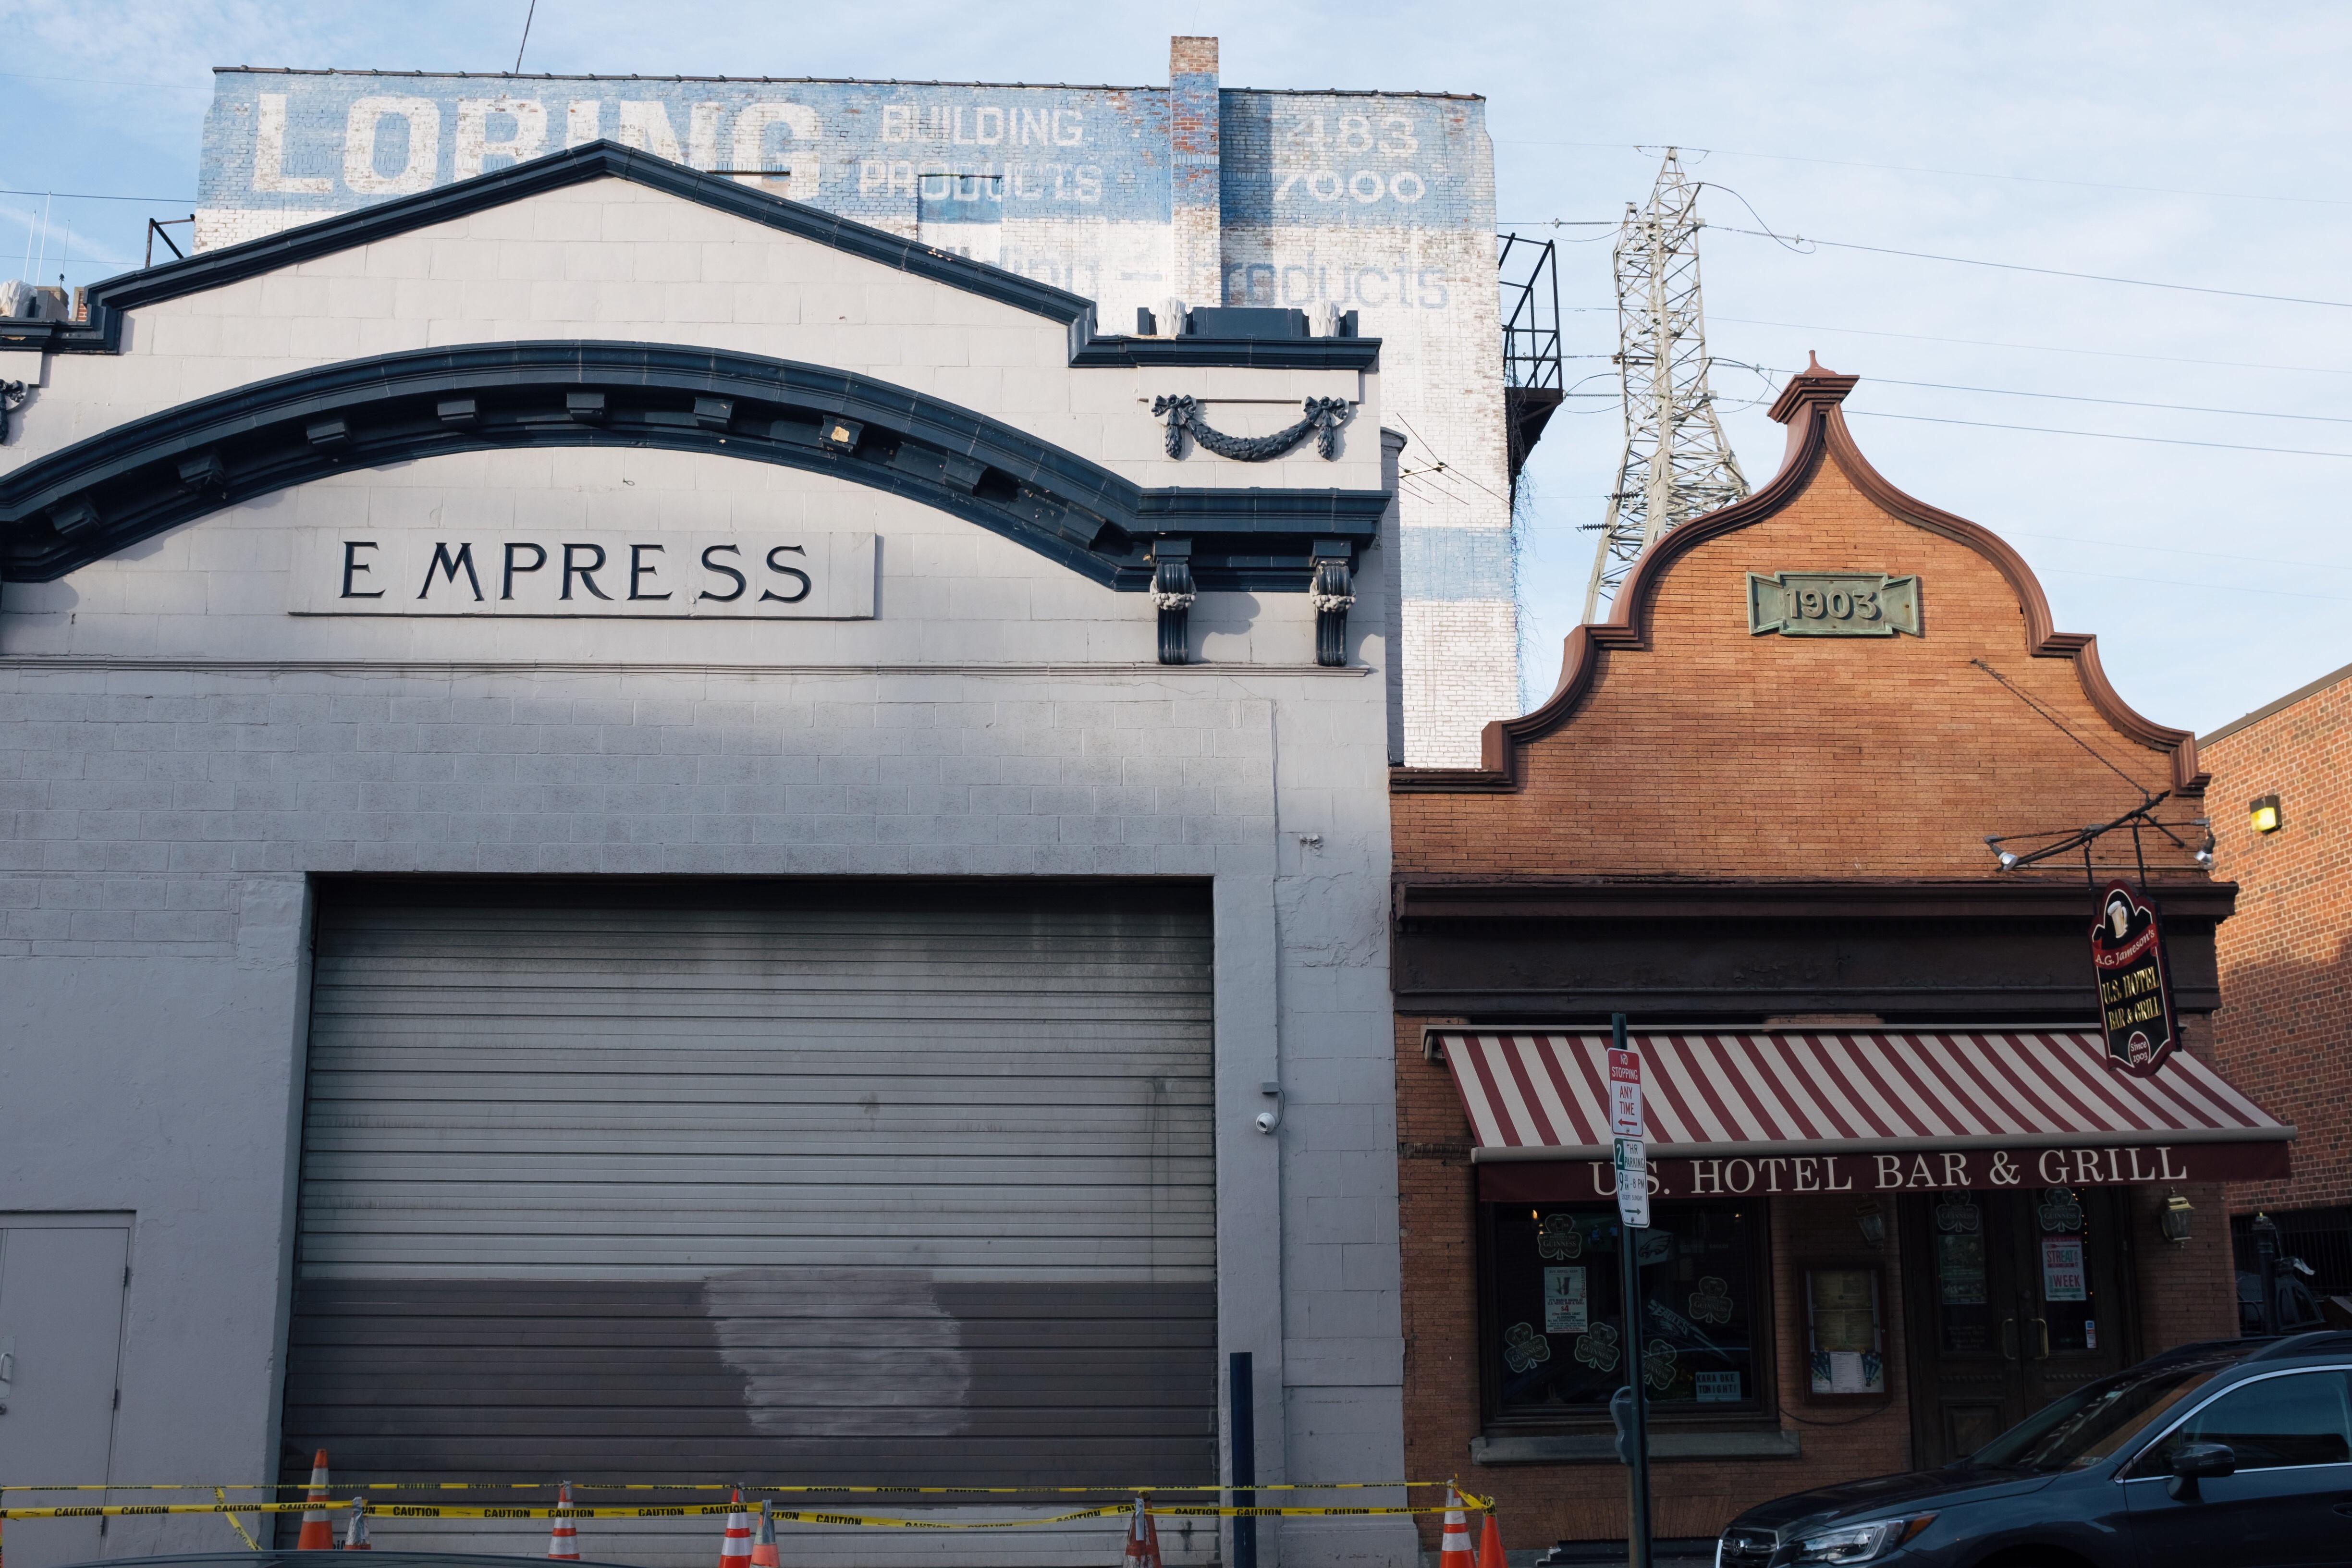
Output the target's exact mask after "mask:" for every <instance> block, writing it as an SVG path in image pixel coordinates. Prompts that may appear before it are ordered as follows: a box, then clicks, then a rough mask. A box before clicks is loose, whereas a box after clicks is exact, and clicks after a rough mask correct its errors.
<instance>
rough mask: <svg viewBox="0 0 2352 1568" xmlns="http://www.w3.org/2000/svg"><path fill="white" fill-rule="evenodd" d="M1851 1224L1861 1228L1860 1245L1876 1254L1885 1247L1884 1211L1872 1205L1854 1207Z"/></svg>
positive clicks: (1865, 1204)
mask: <svg viewBox="0 0 2352 1568" xmlns="http://www.w3.org/2000/svg"><path fill="white" fill-rule="evenodd" d="M1853 1223H1854V1224H1855V1225H1856V1226H1860V1227H1861V1230H1862V1244H1863V1245H1864V1247H1868V1248H1870V1250H1871V1251H1873V1252H1876V1251H1877V1250H1878V1249H1879V1248H1881V1247H1885V1245H1886V1211H1885V1209H1883V1208H1880V1207H1879V1206H1878V1205H1876V1204H1874V1203H1864V1204H1862V1205H1857V1206H1856V1207H1855V1209H1854V1211H1853Z"/></svg>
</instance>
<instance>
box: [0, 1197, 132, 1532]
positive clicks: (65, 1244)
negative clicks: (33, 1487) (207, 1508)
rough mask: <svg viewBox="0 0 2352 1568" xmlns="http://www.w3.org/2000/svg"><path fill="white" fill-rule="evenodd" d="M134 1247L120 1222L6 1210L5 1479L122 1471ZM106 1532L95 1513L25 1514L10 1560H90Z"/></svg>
mask: <svg viewBox="0 0 2352 1568" xmlns="http://www.w3.org/2000/svg"><path fill="white" fill-rule="evenodd" d="M130 1256H131V1231H130V1227H129V1226H125V1225H122V1224H121V1223H109V1222H108V1221H107V1220H106V1219H102V1218H92V1219H89V1220H82V1219H79V1218H78V1217H75V1216H68V1215H58V1216H51V1215H21V1216H19V1215H0V1384H4V1385H5V1391H0V1405H5V1406H6V1409H5V1413H0V1479H5V1480H6V1481H7V1482H9V1483H10V1484H12V1485H18V1486H22V1485H27V1484H44V1483H50V1482H55V1483H58V1484H60V1485H84V1486H87V1485H91V1484H95V1483H100V1482H104V1481H108V1480H110V1479H113V1478H112V1477H111V1476H110V1475H109V1474H108V1473H107V1466H108V1462H109V1459H110V1455H111V1453H112V1450H113V1447H114V1390H115V1381H114V1380H115V1372H116V1368H117V1366H118V1364H119V1357H120V1355H121V1344H122V1292H123V1270H124V1268H126V1267H127V1266H128V1263H129V1259H130ZM133 1479H136V1478H133ZM8 1495H9V1496H10V1497H11V1498H12V1499H13V1500H15V1502H16V1504H17V1505H18V1506H22V1507H30V1508H48V1507H53V1506H57V1505H59V1504H67V1505H72V1504H82V1503H93V1502H100V1501H104V1500H106V1499H105V1497H104V1496H103V1494H99V1493H87V1492H86V1493H80V1494H71V1493H65V1492H42V1493H38V1494H34V1495H29V1496H28V1495H26V1494H25V1493H22V1492H12V1493H10V1494H8ZM7 1552H8V1565H9V1568H49V1565H50V1564H52V1563H83V1562H88V1561H89V1559H91V1558H93V1557H96V1556H97V1555H98V1554H99V1552H100V1521H97V1520H95V1519H44V1520H23V1521H18V1522H17V1523H16V1524H14V1525H12V1526H10V1527H9V1530H8V1542H7Z"/></svg>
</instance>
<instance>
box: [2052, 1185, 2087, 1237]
mask: <svg viewBox="0 0 2352 1568" xmlns="http://www.w3.org/2000/svg"><path fill="white" fill-rule="evenodd" d="M2082 1228H2083V1200H2082V1199H2081V1198H2078V1197H2076V1196H2075V1195H2074V1188H2072V1187H2050V1188H2046V1189H2044V1191H2043V1192H2042V1229H2044V1230H2051V1231H2059V1230H2080V1229H2082Z"/></svg>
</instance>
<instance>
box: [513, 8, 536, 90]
mask: <svg viewBox="0 0 2352 1568" xmlns="http://www.w3.org/2000/svg"><path fill="white" fill-rule="evenodd" d="M538 15H539V0H530V10H528V11H525V12H524V13H523V14H522V42H521V43H519V44H517V45H516V46H515V63H514V74H515V75H517V76H520V75H521V74H522V52H523V50H525V49H527V48H529V47H530V21H531V18H532V17H534V16H538Z"/></svg>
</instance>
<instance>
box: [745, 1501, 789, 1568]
mask: <svg viewBox="0 0 2352 1568" xmlns="http://www.w3.org/2000/svg"><path fill="white" fill-rule="evenodd" d="M751 1568H783V1564H782V1559H780V1558H779V1557H777V1555H776V1521H774V1520H772V1519H770V1518H769V1517H768V1500H767V1499H766V1498H761V1500H760V1533H759V1534H758V1535H756V1536H754V1537H753V1538H752V1540H751Z"/></svg>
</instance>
